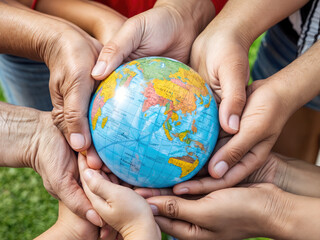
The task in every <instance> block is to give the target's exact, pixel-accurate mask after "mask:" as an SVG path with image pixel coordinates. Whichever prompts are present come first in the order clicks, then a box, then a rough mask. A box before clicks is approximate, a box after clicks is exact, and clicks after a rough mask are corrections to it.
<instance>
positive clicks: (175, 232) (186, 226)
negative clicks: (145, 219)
mask: <svg viewBox="0 0 320 240" xmlns="http://www.w3.org/2000/svg"><path fill="white" fill-rule="evenodd" d="M155 220H156V222H157V224H158V225H159V227H160V229H161V230H162V231H163V232H165V233H167V234H169V235H171V236H173V237H175V238H178V239H199V240H201V239H206V240H208V239H214V236H215V235H214V233H213V232H210V231H208V230H206V229H204V228H201V227H199V226H197V225H194V224H192V223H189V222H184V221H180V220H173V219H169V218H165V217H155Z"/></svg>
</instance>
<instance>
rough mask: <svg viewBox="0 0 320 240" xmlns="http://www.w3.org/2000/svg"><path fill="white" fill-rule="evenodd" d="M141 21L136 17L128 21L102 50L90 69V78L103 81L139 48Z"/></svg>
mask: <svg viewBox="0 0 320 240" xmlns="http://www.w3.org/2000/svg"><path fill="white" fill-rule="evenodd" d="M141 24H142V20H141V18H140V17H138V16H136V17H134V18H130V19H128V20H127V21H126V22H125V23H124V24H123V26H122V27H121V29H120V30H119V32H118V33H117V34H116V35H115V36H114V37H113V38H112V39H111V40H110V41H109V42H108V43H107V44H106V45H105V46H104V47H103V48H102V50H101V52H100V55H99V58H98V60H97V63H96V65H95V66H94V68H93V69H92V73H91V75H92V77H93V78H94V79H96V80H103V79H105V78H106V77H107V76H108V75H109V74H110V73H111V72H112V71H113V70H114V69H116V68H117V67H118V66H119V65H120V64H121V63H122V62H123V61H124V59H126V58H127V57H128V56H129V55H130V53H131V52H133V51H134V50H136V49H137V48H138V47H139V44H140V42H141V39H142V29H143V28H142V27H141Z"/></svg>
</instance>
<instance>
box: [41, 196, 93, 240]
mask: <svg viewBox="0 0 320 240" xmlns="http://www.w3.org/2000/svg"><path fill="white" fill-rule="evenodd" d="M98 236H99V228H98V227H97V226H95V225H93V224H92V223H90V222H89V221H88V220H86V219H82V218H80V217H79V216H77V215H76V214H74V213H73V212H71V211H70V210H69V209H68V208H67V207H66V206H65V205H64V204H63V203H62V202H61V201H59V217H58V220H57V222H56V223H55V224H54V225H53V226H52V227H51V228H49V229H48V230H47V231H46V232H44V233H43V234H41V235H40V236H39V237H37V238H36V239H37V240H41V239H45V240H50V239H52V240H55V239H64V240H67V239H77V240H82V239H83V240H90V239H92V240H96V239H98Z"/></svg>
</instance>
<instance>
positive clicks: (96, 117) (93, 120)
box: [92, 107, 101, 130]
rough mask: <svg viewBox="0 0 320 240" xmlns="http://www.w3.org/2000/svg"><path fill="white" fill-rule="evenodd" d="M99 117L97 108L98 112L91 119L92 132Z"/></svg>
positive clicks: (99, 111) (99, 113) (99, 112)
mask: <svg viewBox="0 0 320 240" xmlns="http://www.w3.org/2000/svg"><path fill="white" fill-rule="evenodd" d="M100 116H101V108H100V107H99V108H98V111H97V112H96V114H95V115H94V117H93V119H92V128H93V130H95V129H96V126H97V121H98V118H99V117H100Z"/></svg>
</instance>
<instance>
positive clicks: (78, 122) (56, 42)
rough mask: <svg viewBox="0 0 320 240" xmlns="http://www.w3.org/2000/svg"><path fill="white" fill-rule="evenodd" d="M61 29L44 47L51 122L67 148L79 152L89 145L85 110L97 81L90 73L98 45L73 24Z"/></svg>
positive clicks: (89, 138)
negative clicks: (50, 102)
mask: <svg viewBox="0 0 320 240" xmlns="http://www.w3.org/2000/svg"><path fill="white" fill-rule="evenodd" d="M70 25H71V26H70ZM64 27H65V29H64V31H63V29H62V30H61V32H59V33H57V35H58V37H57V36H56V37H55V38H53V39H52V40H50V41H49V42H48V43H47V44H46V45H45V47H44V49H43V54H42V57H43V59H44V61H45V63H46V64H47V66H48V67H49V69H50V81H49V88H50V94H51V99H52V104H53V110H52V117H53V119H54V123H55V124H56V125H57V126H58V128H59V129H60V130H61V131H62V132H63V134H64V135H65V137H66V139H67V141H68V142H69V144H70V146H71V147H72V148H73V149H74V150H76V151H78V152H79V151H84V150H87V149H88V148H89V146H90V145H91V137H90V132H89V126H88V119H87V111H88V105H89V101H90V97H91V93H92V91H93V90H94V87H95V84H97V82H95V81H94V80H93V79H92V78H91V76H90V72H91V70H92V68H93V66H94V63H95V60H96V58H97V56H98V53H99V50H100V47H101V45H100V43H99V42H98V41H97V40H95V39H93V38H92V37H90V36H89V35H88V34H87V33H85V32H84V31H82V30H81V29H79V28H78V27H76V26H74V25H72V24H64ZM62 32H63V34H62Z"/></svg>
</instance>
